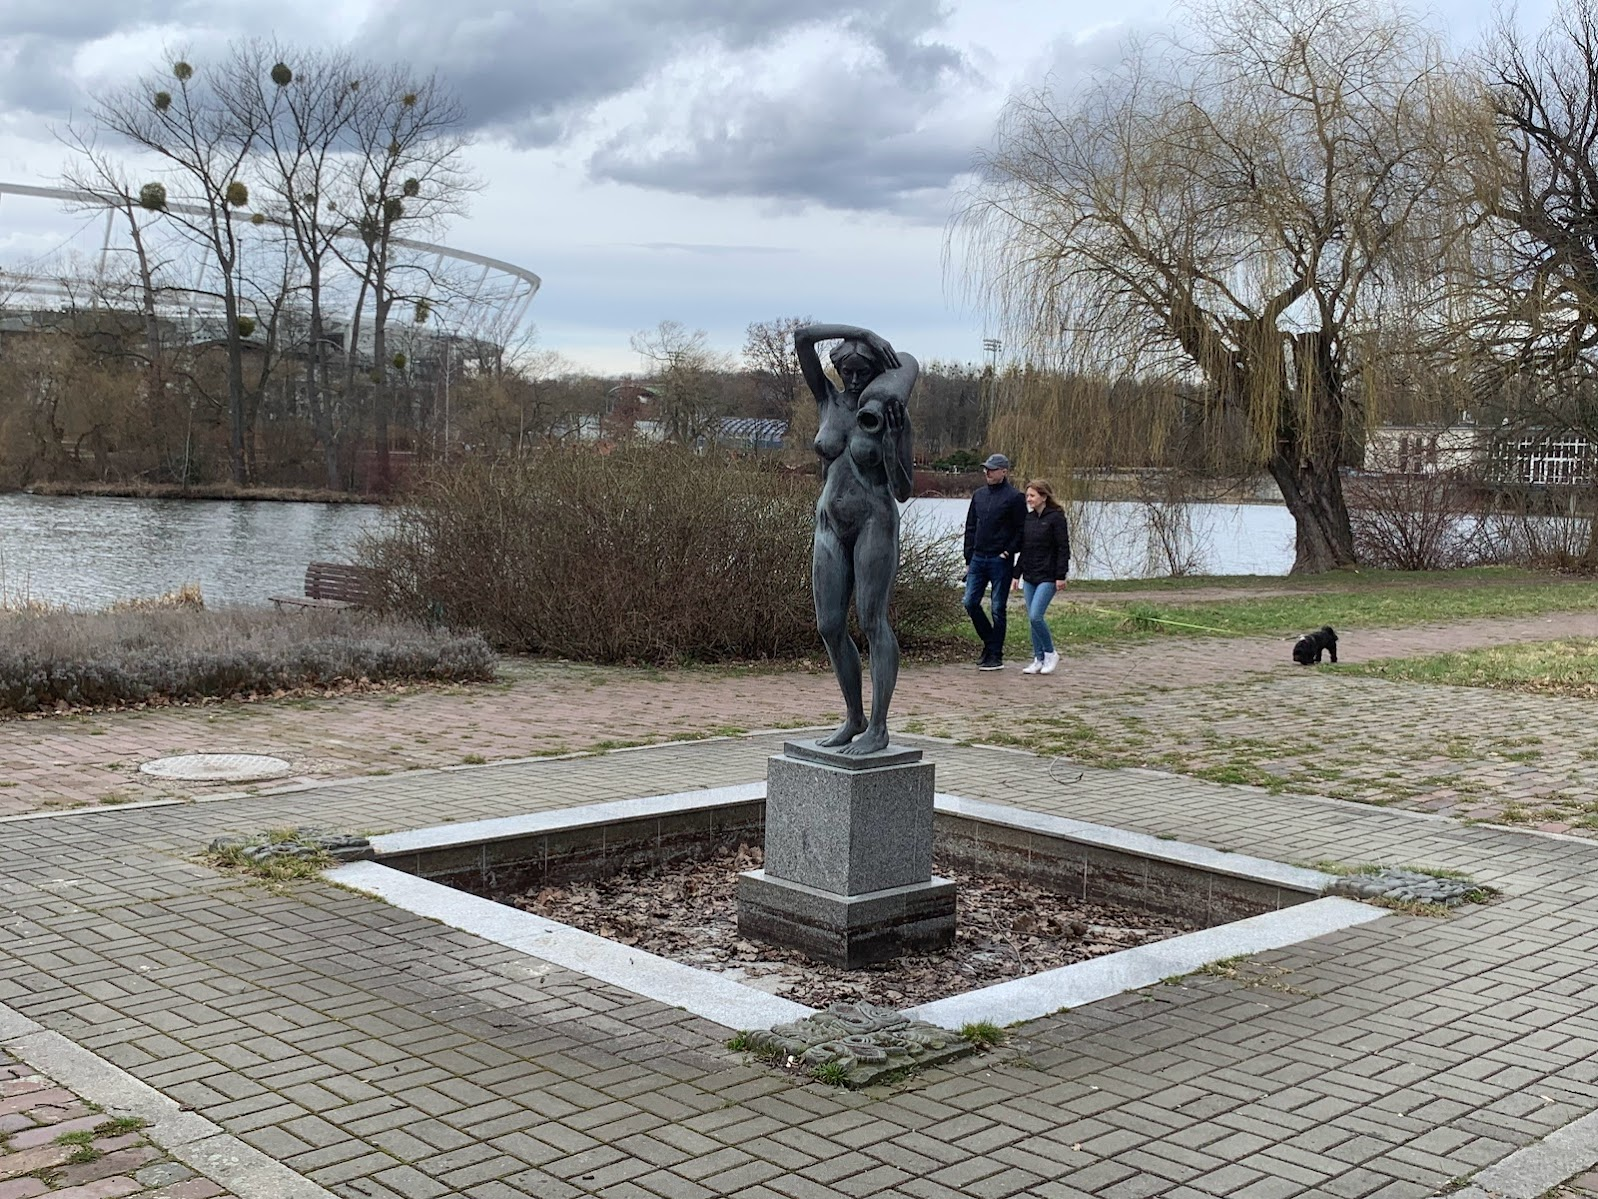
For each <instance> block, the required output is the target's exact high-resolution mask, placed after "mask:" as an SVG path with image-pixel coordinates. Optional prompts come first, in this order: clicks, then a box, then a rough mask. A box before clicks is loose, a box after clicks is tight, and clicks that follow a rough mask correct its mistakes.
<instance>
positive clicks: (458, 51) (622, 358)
mask: <svg viewBox="0 0 1598 1199" xmlns="http://www.w3.org/2000/svg"><path fill="white" fill-rule="evenodd" d="M1550 2H1551V0H1525V2H1523V3H1522V4H1521V5H1520V6H1519V7H1520V16H1521V19H1522V21H1523V22H1524V23H1526V24H1527V25H1528V26H1530V27H1533V28H1536V27H1540V25H1541V23H1542V22H1543V21H1544V20H1545V19H1546V16H1547V13H1548V9H1549V5H1550ZM1491 10H1492V0H1440V3H1439V5H1438V7H1437V9H1436V11H1437V13H1438V24H1439V26H1440V27H1441V28H1443V29H1444V30H1446V31H1447V32H1448V33H1449V34H1450V35H1451V37H1452V38H1453V39H1454V40H1455V41H1456V42H1459V43H1462V44H1463V43H1469V42H1470V41H1471V40H1473V39H1474V38H1475V37H1476V36H1477V33H1478V31H1479V28H1480V26H1481V24H1482V23H1483V22H1484V21H1486V20H1487V19H1488V18H1489V17H1490V15H1491ZM263 13H265V14H269V15H270V16H271V17H272V18H273V19H274V20H275V22H276V24H275V27H273V28H271V29H263V28H262V27H261V24H260V22H261V20H262V16H263ZM1111 14H1113V15H1111ZM1171 14H1172V9H1171V8H1170V6H1169V4H1168V3H1167V2H1165V0H1119V2H1118V3H1115V4H1110V5H1107V4H1104V3H1102V0H948V2H947V3H943V4H939V3H937V2H936V0H878V2H876V3H850V2H847V0H808V3H795V2H794V0H497V2H496V0H274V3H273V4H271V5H269V6H267V7H266V8H265V9H262V8H261V7H260V6H255V5H241V4H223V3H216V2H215V0H0V180H5V181H7V182H12V183H44V184H49V183H53V182H56V181H57V179H58V176H59V172H60V170H61V166H62V164H63V162H64V160H65V155H64V152H63V150H62V149H61V147H60V145H59V143H57V142H56V141H55V140H53V137H52V129H55V128H60V127H61V126H63V125H64V124H65V122H66V120H67V119H68V118H69V117H70V116H71V115H72V114H73V113H74V112H75V111H77V110H80V109H81V108H82V106H83V104H84V99H85V97H86V96H88V95H91V94H93V93H94V91H95V89H97V88H101V87H105V86H108V85H110V84H113V83H115V82H118V81H121V80H123V79H126V78H128V77H130V76H133V75H136V74H139V73H141V72H142V71H144V70H147V69H149V68H151V67H154V66H156V65H157V64H160V63H162V62H164V61H165V60H166V57H167V55H166V53H165V51H166V49H167V48H169V47H187V48H188V56H189V58H190V59H191V61H194V62H195V63H196V64H197V65H203V64H204V63H205V62H206V61H207V59H208V57H211V56H214V55H215V53H216V51H217V49H218V48H220V47H222V46H223V45H225V43H226V42H227V41H228V40H229V39H230V38H234V37H239V36H251V35H256V34H261V33H269V34H272V35H274V36H276V37H278V38H280V39H282V40H284V41H286V42H289V43H291V44H298V45H306V46H317V47H321V46H331V45H349V46H351V47H352V48H355V49H358V50H360V51H361V52H363V53H364V54H366V55H368V56H370V57H372V58H375V59H380V60H385V61H405V62H409V63H410V64H412V65H413V66H414V67H415V68H417V69H418V70H419V71H421V72H423V73H425V72H427V71H431V70H435V69H436V70H437V71H438V72H439V74H440V75H441V76H442V77H443V78H444V79H445V80H446V81H447V82H448V83H449V84H450V85H451V86H452V87H454V88H455V89H456V90H457V91H458V92H459V94H460V95H461V97H462V99H463V100H464V102H465V105H466V108H467V111H468V113H469V116H470V122H471V125H472V128H473V133H474V137H475V139H476V142H475V145H474V147H473V149H472V151H471V156H472V161H473V163H474V166H475V168H476V170H477V171H478V173H479V174H480V175H481V176H482V178H483V180H484V182H485V184H486V187H485V189H484V191H483V192H482V193H481V194H480V195H479V196H477V197H476V198H475V199H474V200H473V203H472V210H471V213H470V215H469V216H467V217H466V218H464V219H461V220H458V221H457V222H456V223H455V224H454V226H453V227H452V228H451V229H450V230H449V232H448V233H447V235H446V240H447V241H448V242H449V243H450V244H452V245H455V246H459V247H461V248H463V249H469V250H475V251H477V252H479V253H483V254H489V255H492V256H495V257H498V258H504V259H509V260H510V261H513V262H516V263H518V264H520V265H523V266H526V267H528V268H530V269H532V270H534V271H536V272H538V274H539V275H541V276H542V277H543V280H544V286H543V290H542V291H541V292H540V294H539V296H538V298H537V299H536V300H535V301H534V305H533V309H532V317H533V319H534V320H535V321H536V323H537V326H538V330H539V342H540V345H541V346H542V347H544V348H548V349H553V350H558V351H560V352H561V353H562V354H564V355H565V356H566V357H567V358H569V359H570V360H572V362H573V363H575V364H577V365H578V366H580V367H584V368H590V369H598V370H616V371H621V370H636V369H637V368H638V360H637V357H636V355H634V354H633V353H632V352H631V350H630V349H629V347H628V340H629V336H630V334H632V333H633V332H635V331H638V330H641V329H646V328H650V327H653V326H654V325H656V324H658V322H660V321H661V320H666V319H670V320H677V321H681V322H682V323H683V324H685V325H687V326H688V327H689V328H693V329H705V330H706V331H707V332H708V333H709V335H710V340H711V343H712V345H713V346H715V347H717V348H720V349H724V350H727V351H733V352H736V351H737V350H739V349H740V348H741V346H742V344H743V331H744V328H745V326H747V325H748V323H749V322H750V321H754V320H764V319H768V318H772V317H779V316H785V315H800V314H808V315H811V316H814V317H815V318H817V319H820V320H828V321H846V322H850V323H857V324H863V325H867V326H869V327H871V328H874V329H876V330H877V331H878V332H880V333H881V334H883V335H884V336H885V337H887V338H888V339H889V340H890V341H892V342H893V343H894V344H895V345H897V346H900V347H902V348H904V349H906V350H909V351H911V352H913V353H915V354H917V355H918V356H919V357H921V358H923V359H931V358H945V359H955V360H970V361H974V360H977V359H978V358H979V357H980V354H981V344H982V338H983V335H984V332H985V330H984V328H983V325H982V320H981V317H980V314H978V313H976V312H973V311H971V310H970V309H969V308H968V307H967V305H965V304H964V303H963V302H962V298H961V294H960V288H959V280H958V277H957V276H956V275H954V274H951V272H950V271H949V270H948V269H947V268H946V266H945V262H944V251H945V246H946V234H945V227H946V221H947V218H948V216H949V213H950V211H951V207H952V205H953V203H954V199H955V197H956V196H957V195H958V193H959V190H960V187H961V185H962V182H963V178H962V177H963V175H964V173H965V172H966V171H967V170H968V168H969V166H970V163H971V161H972V157H973V155H974V154H975V152H976V151H977V149H978V148H979V147H980V146H981V145H983V144H984V142H985V141H986V139H987V138H988V136H989V135H990V132H991V130H992V127H993V122H994V119H995V117H996V115H997V113H998V111H999V108H1000V106H1001V105H1002V103H1003V101H1004V98H1005V97H1006V95H1008V94H1009V93H1010V92H1011V91H1012V90H1013V89H1015V88H1016V87H1017V86H1024V85H1027V84H1032V83H1037V82H1041V81H1042V80H1043V79H1045V78H1046V77H1047V76H1049V75H1050V73H1053V74H1054V75H1055V77H1057V78H1070V77H1073V76H1075V75H1078V74H1080V73H1081V72H1083V71H1085V70H1091V69H1092V68H1094V67H1095V66H1101V65H1103V64H1107V63H1111V62H1113V61H1114V60H1115V59H1116V57H1117V56H1118V48H1119V46H1120V45H1121V43H1122V41H1123V39H1125V38H1126V36H1127V35H1128V34H1129V33H1130V32H1133V31H1134V30H1136V31H1153V30H1160V29H1164V28H1168V27H1169V25H1170V23H1171V21H1172V15H1171ZM65 221H66V218H64V217H62V216H60V215H58V214H55V213H54V212H53V211H51V210H47V206H44V205H42V204H40V203H39V202H34V205H33V210H31V211H30V210H29V209H28V206H27V204H26V203H25V202H12V201H7V202H6V205H5V206H4V208H3V209H0V267H4V266H5V265H6V259H7V257H11V258H15V257H16V256H17V255H19V254H21V253H23V252H24V251H28V252H37V251H38V250H40V249H41V248H42V247H45V246H47V245H48V244H49V242H50V240H51V238H52V236H55V234H54V232H53V231H54V230H56V229H64V228H66V224H65Z"/></svg>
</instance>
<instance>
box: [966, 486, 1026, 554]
mask: <svg viewBox="0 0 1598 1199" xmlns="http://www.w3.org/2000/svg"><path fill="white" fill-rule="evenodd" d="M1025 524H1026V497H1025V496H1024V495H1022V494H1021V493H1020V492H1019V491H1017V490H1016V489H1015V488H1014V487H1012V486H1010V480H1009V479H1006V480H1005V481H1004V482H1002V483H989V484H987V485H986V486H985V487H979V488H977V490H976V494H975V495H973V496H972V497H971V509H970V511H968V512H967V513H966V515H965V560H966V561H967V562H968V563H969V562H970V561H971V556H972V555H973V554H985V555H987V556H989V557H992V556H994V555H996V554H1010V555H1012V559H1013V555H1015V554H1018V553H1020V552H1021V531H1022V529H1023V528H1025Z"/></svg>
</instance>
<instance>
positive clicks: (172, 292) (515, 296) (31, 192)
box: [0, 181, 542, 345]
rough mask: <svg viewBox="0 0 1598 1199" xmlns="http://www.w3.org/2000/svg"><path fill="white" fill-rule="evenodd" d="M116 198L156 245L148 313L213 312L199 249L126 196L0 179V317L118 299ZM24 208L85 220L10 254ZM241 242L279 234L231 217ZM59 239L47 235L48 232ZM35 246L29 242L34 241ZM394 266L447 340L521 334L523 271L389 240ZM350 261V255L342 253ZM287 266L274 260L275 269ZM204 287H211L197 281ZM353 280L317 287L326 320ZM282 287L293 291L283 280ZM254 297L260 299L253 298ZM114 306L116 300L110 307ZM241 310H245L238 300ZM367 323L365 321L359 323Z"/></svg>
mask: <svg viewBox="0 0 1598 1199" xmlns="http://www.w3.org/2000/svg"><path fill="white" fill-rule="evenodd" d="M117 200H125V201H127V202H128V203H129V204H130V205H131V209H132V211H133V212H134V213H135V214H136V215H137V217H138V218H139V220H140V233H141V238H144V239H150V240H151V241H153V242H154V243H155V244H156V248H157V249H158V251H159V255H160V258H161V267H160V275H159V279H158V294H157V302H156V306H157V309H158V310H159V311H161V312H163V313H164V314H165V315H170V316H175V317H182V316H185V315H186V316H188V317H190V318H203V317H208V316H209V317H215V316H218V315H220V312H221V307H222V305H221V301H220V298H219V296H218V294H217V293H218V290H219V289H218V288H217V287H215V286H214V280H215V275H216V271H217V267H216V264H215V262H214V261H211V260H208V257H207V255H206V254H205V252H204V251H203V250H202V248H201V247H199V246H197V245H195V244H193V243H192V242H189V241H187V240H186V239H185V238H184V237H182V236H179V235H178V233H177V232H176V231H175V230H173V229H171V228H170V227H167V228H163V221H162V219H161V217H162V214H161V213H159V212H146V211H145V210H144V209H142V208H141V207H140V205H139V201H138V199H137V198H135V197H111V196H109V195H101V194H97V193H95V192H91V191H82V190H76V189H72V188H63V187H41V186H37V185H34V184H26V183H6V182H3V181H0V311H3V310H7V309H10V310H17V309H32V310H41V309H55V308H65V307H75V306H94V305H101V306H104V305H107V304H111V303H113V301H112V300H110V299H108V298H107V297H111V296H115V295H116V294H117V293H118V292H119V291H121V292H124V293H125V292H126V291H127V289H128V288H129V285H130V279H133V278H136V268H135V267H134V257H133V241H132V238H131V236H130V235H129V232H128V228H127V220H128V217H127V212H126V211H125V210H124V209H122V208H121V207H119V205H118V203H117V202H116V201H117ZM17 201H22V202H23V203H24V205H25V206H27V207H31V206H32V203H31V202H34V201H53V202H55V204H56V206H57V212H58V213H68V214H71V213H75V214H78V215H79V216H80V217H81V216H87V218H88V219H87V220H80V221H79V222H78V228H77V229H75V230H72V231H59V230H58V229H51V230H47V231H46V234H45V236H46V237H49V238H50V239H51V240H54V241H56V242H57V244H56V245H54V247H53V248H51V249H49V250H46V251H43V252H40V251H39V250H38V249H37V248H36V249H34V251H33V252H32V253H31V254H28V253H18V252H17V251H16V249H15V248H8V243H10V244H11V246H12V247H14V245H15V241H16V239H15V238H13V237H11V236H10V235H9V234H8V226H10V225H11V224H12V222H11V221H9V220H8V216H9V215H10V214H11V213H12V212H14V211H15V210H16V202H17ZM166 210H167V211H168V212H175V213H179V214H182V215H186V216H205V215H206V214H207V213H206V210H205V209H204V208H201V207H199V206H197V205H190V204H182V203H178V202H175V201H174V202H172V203H169V204H168V205H167V206H166ZM100 211H103V212H104V214H105V218H104V221H103V227H101V228H99V229H98V230H96V229H95V228H94V226H95V225H96V224H97V221H96V217H97V215H98V212H100ZM41 215H42V214H41V213H38V212H37V211H35V212H34V213H30V214H28V219H27V220H26V221H24V222H22V223H23V224H33V225H38V224H40V216H41ZM240 216H241V218H242V219H241V221H240V228H241V231H242V232H241V236H242V237H243V238H244V239H246V241H247V242H253V243H255V244H254V245H246V249H247V250H251V251H254V252H263V251H265V250H267V249H269V248H270V240H269V239H270V237H271V234H273V233H274V232H278V233H281V232H282V231H284V230H285V229H286V228H287V225H286V223H285V222H284V221H282V220H279V219H277V218H275V217H272V216H270V215H267V214H264V213H262V214H257V213H254V212H249V213H245V212H241V213H240ZM58 231H59V232H60V236H59V237H57V236H56V234H57V232H58ZM339 236H340V238H341V240H346V241H348V242H350V243H353V244H354V246H355V247H356V248H357V249H358V250H360V251H361V252H364V249H363V248H362V247H361V244H360V238H359V236H358V235H357V234H356V233H355V232H354V231H353V230H352V231H349V232H347V233H344V234H340V235H339ZM36 240H37V239H36ZM390 244H391V245H392V246H393V248H394V250H395V251H396V253H397V254H398V255H401V256H402V259H403V260H397V261H396V264H395V265H394V266H392V267H391V268H390V269H391V271H392V272H393V277H394V278H396V279H399V280H404V283H403V284H402V288H403V298H404V300H405V301H406V302H408V303H409V302H414V303H415V304H416V305H417V308H416V311H417V313H419V314H420V313H423V312H425V313H428V314H430V315H431V314H436V316H437V320H436V322H435V327H436V328H439V329H440V330H441V331H448V332H450V333H451V334H457V335H461V334H464V335H470V336H477V337H482V338H485V339H490V340H493V341H495V342H497V343H498V344H500V345H509V344H511V342H512V341H513V340H514V339H515V337H516V336H517V335H518V333H519V332H520V331H521V330H522V329H523V327H524V322H525V321H526V319H527V313H528V309H529V307H530V306H531V304H532V301H533V297H534V296H535V295H537V294H538V290H539V287H540V286H541V284H542V280H541V279H540V278H539V277H538V275H536V274H534V273H533V272H532V271H530V270H528V269H527V268H526V267H522V266H518V265H516V264H515V263H513V262H506V261H505V260H503V259H500V258H491V257H489V256H488V255H486V254H478V253H474V252H473V251H471V250H462V249H457V248H455V247H452V246H447V245H441V244H437V243H434V242H427V241H418V240H415V239H412V238H393V239H392V240H391V243H390ZM352 257H354V255H352ZM285 263H287V264H288V267H289V268H292V266H293V263H292V262H291V261H290V260H289V259H288V258H286V257H281V256H280V257H279V259H277V260H276V261H275V262H274V263H273V267H274V268H275V269H276V270H277V271H280V272H281V271H283V270H284V269H285V266H284V264H285ZM208 279H211V280H212V281H213V285H212V286H208V285H207V280H208ZM360 282H361V280H360V277H359V275H358V274H357V273H356V272H355V271H354V270H353V269H351V268H348V267H344V268H343V269H339V270H335V271H334V272H332V275H331V277H330V279H329V281H328V284H327V291H326V292H325V295H326V299H325V300H324V305H325V307H326V310H327V312H328V314H329V315H328V319H329V321H330V323H338V322H339V321H340V314H341V312H349V313H350V314H352V315H353V312H354V309H355V305H356V304H357V303H358V299H357V297H358V295H359V294H360V292H361V287H360ZM286 286H287V287H289V288H290V289H291V290H292V289H293V288H295V287H296V286H297V284H296V282H295V281H294V280H293V279H292V278H290V279H287V280H286ZM263 294H264V293H263ZM115 306H117V307H124V306H127V305H126V303H122V304H115ZM244 307H245V308H246V310H248V308H249V307H250V303H249V300H248V297H246V298H245V303H244ZM367 324H368V325H369V324H370V321H369V319H368V322H367Z"/></svg>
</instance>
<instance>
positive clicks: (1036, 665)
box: [1021, 658, 1043, 674]
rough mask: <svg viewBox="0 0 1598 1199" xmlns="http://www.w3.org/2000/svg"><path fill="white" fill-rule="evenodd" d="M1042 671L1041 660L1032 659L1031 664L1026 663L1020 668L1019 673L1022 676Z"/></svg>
mask: <svg viewBox="0 0 1598 1199" xmlns="http://www.w3.org/2000/svg"><path fill="white" fill-rule="evenodd" d="M1042 669H1043V659H1042V658H1033V659H1032V661H1031V662H1029V663H1027V664H1026V665H1025V666H1024V667H1022V668H1021V673H1022V674H1037V672H1038V671H1040V670H1042Z"/></svg>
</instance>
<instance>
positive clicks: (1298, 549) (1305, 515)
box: [1266, 454, 1356, 574]
mask: <svg viewBox="0 0 1598 1199" xmlns="http://www.w3.org/2000/svg"><path fill="white" fill-rule="evenodd" d="M1266 469H1267V470H1269V471H1270V473H1271V478H1273V479H1275V480H1276V485H1277V486H1278V487H1279V488H1281V491H1282V499H1283V500H1284V501H1286V503H1287V510H1288V511H1289V512H1291V513H1292V514H1293V525H1294V536H1293V570H1292V573H1293V574H1308V573H1315V572H1319V571H1323V570H1336V569H1337V568H1338V567H1341V566H1353V565H1355V561H1356V560H1355V557H1354V533H1353V530H1352V528H1351V527H1350V526H1349V522H1348V505H1347V504H1346V503H1345V501H1344V499H1343V477H1342V475H1341V474H1339V473H1338V472H1337V471H1335V470H1333V471H1331V472H1330V473H1328V472H1325V471H1320V470H1314V469H1311V468H1309V467H1308V466H1306V465H1305V464H1303V463H1301V462H1296V461H1294V460H1293V459H1291V458H1286V457H1284V456H1283V455H1281V454H1275V455H1273V456H1272V457H1271V460H1270V461H1269V462H1268V463H1266Z"/></svg>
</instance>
